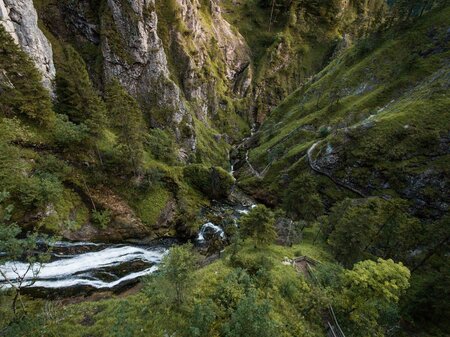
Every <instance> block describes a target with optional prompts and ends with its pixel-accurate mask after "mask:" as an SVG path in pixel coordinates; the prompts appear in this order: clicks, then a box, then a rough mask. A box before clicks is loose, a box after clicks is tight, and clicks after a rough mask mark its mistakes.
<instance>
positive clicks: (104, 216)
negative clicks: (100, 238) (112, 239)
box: [92, 209, 111, 229]
mask: <svg viewBox="0 0 450 337" xmlns="http://www.w3.org/2000/svg"><path fill="white" fill-rule="evenodd" d="M92 222H93V223H94V224H95V225H96V226H97V227H99V228H101V229H105V228H106V227H107V226H108V225H109V223H110V222H111V211H109V210H107V209H105V210H102V211H98V210H93V211H92Z"/></svg>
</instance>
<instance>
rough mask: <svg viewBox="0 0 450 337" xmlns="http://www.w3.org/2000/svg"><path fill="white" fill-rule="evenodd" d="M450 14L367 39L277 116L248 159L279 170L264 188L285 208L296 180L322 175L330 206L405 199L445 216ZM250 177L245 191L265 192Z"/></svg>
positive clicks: (426, 213) (421, 210)
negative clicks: (350, 198)
mask: <svg viewBox="0 0 450 337" xmlns="http://www.w3.org/2000/svg"><path fill="white" fill-rule="evenodd" d="M448 15H449V8H448V7H447V8H446V9H445V10H442V11H440V12H439V13H434V14H433V15H430V16H428V17H426V18H423V19H421V20H419V21H417V22H415V23H414V24H413V26H412V27H408V28H409V29H407V28H406V27H403V28H398V29H395V30H391V31H389V32H386V33H384V34H382V35H380V36H373V37H371V38H368V39H366V40H363V41H362V42H360V43H359V44H358V45H357V46H356V47H354V48H352V49H350V50H349V51H348V52H346V53H344V54H343V55H342V56H340V57H338V58H337V59H336V60H334V61H333V62H332V63H331V64H330V65H328V66H327V67H326V68H325V69H324V70H323V71H321V72H320V73H319V74H317V75H316V76H314V77H313V78H312V79H311V80H310V81H309V82H308V83H307V84H305V85H304V86H302V87H301V88H299V89H298V90H297V91H296V92H294V93H293V94H292V95H291V96H289V97H288V98H287V99H286V100H285V101H284V102H283V103H282V104H281V105H280V106H279V107H277V109H276V110H275V111H274V112H273V113H272V114H271V115H270V117H269V118H268V119H267V120H266V122H265V123H264V124H263V126H262V127H261V129H260V131H259V132H258V134H257V135H256V136H255V139H254V141H257V146H255V147H254V148H253V149H251V150H250V152H249V159H250V162H251V163H252V165H253V166H254V167H255V168H256V169H257V171H259V172H262V171H263V170H264V169H265V168H267V166H268V165H270V166H269V168H268V169H266V174H265V176H264V178H263V179H262V181H263V185H264V186H265V188H266V189H267V190H270V191H271V192H275V194H276V195H277V196H278V198H277V199H278V200H280V198H281V197H282V195H280V193H277V192H278V191H282V190H283V188H284V187H285V186H286V185H288V184H289V181H290V179H291V178H292V177H295V176H296V175H297V174H298V173H299V172H302V171H310V170H311V169H314V170H315V171H317V172H316V173H320V174H319V179H321V184H322V185H323V186H321V187H320V188H319V190H322V192H323V194H324V196H325V198H326V199H327V200H328V201H329V202H330V203H331V202H333V201H335V200H337V199H339V198H341V197H342V194H350V195H357V194H360V195H380V196H386V197H389V196H392V197H395V196H400V197H403V198H406V199H409V200H411V203H412V205H411V206H412V207H413V209H414V211H415V213H416V214H418V215H420V216H423V217H431V218H436V217H440V216H441V215H442V214H443V213H444V212H446V210H447V208H448V204H449V200H448V196H447V195H446V193H445V191H446V190H447V189H448V178H447V177H448V173H449V172H448V165H447V164H448V160H449V151H448V142H449V138H448V131H449V130H448V125H449V124H450V116H449V111H448V106H449V99H448V96H447V95H446V93H447V91H448V86H449V62H448V57H449V32H448V27H447V22H446V18H447V17H448ZM308 150H310V151H309V153H308ZM245 170H246V169H243V170H242V171H245ZM242 174H243V175H245V176H247V177H248V179H247V181H246V182H243V184H242V185H243V186H251V185H252V184H254V186H255V187H256V185H257V184H259V183H256V181H257V180H258V178H254V177H253V178H251V174H250V171H249V170H247V173H244V172H243V173H242ZM327 175H328V176H330V177H331V178H332V179H333V180H335V182H333V180H330V179H329V178H328V177H326V176H327ZM336 182H338V183H339V184H338V185H336ZM342 185H344V186H342ZM336 186H337V190H335V189H336ZM345 186H347V187H349V188H345ZM249 188H250V187H249ZM250 189H251V188H250ZM256 189H258V188H256ZM352 189H353V190H354V191H352ZM333 190H334V191H333ZM355 191H356V194H355V193H354V192H355ZM260 194H262V195H263V194H264V193H263V191H260ZM339 194H341V197H339ZM272 201H273V202H276V200H272Z"/></svg>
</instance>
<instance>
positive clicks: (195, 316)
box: [188, 300, 217, 337]
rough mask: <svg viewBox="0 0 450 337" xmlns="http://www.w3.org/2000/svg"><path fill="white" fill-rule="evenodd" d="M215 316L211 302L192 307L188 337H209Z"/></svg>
mask: <svg viewBox="0 0 450 337" xmlns="http://www.w3.org/2000/svg"><path fill="white" fill-rule="evenodd" d="M216 318H217V315H216V313H215V310H214V303H213V301H212V300H208V301H206V303H198V304H196V305H195V307H194V312H193V313H192V318H191V319H190V320H189V321H190V327H189V333H188V336H189V337H209V336H211V330H212V325H213V323H214V321H215V320H216Z"/></svg>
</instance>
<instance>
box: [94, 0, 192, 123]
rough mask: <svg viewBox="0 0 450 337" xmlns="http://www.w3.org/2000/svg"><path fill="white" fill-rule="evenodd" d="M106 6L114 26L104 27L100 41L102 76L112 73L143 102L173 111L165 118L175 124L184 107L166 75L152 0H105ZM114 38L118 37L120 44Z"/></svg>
mask: <svg viewBox="0 0 450 337" xmlns="http://www.w3.org/2000/svg"><path fill="white" fill-rule="evenodd" d="M107 6H108V9H109V10H110V11H111V15H112V19H113V22H114V26H112V27H107V29H109V30H111V33H110V34H106V36H104V39H103V41H102V52H103V57H104V61H105V63H104V71H105V76H106V78H109V77H116V78H117V79H119V81H120V82H121V84H122V85H123V86H124V87H125V88H126V89H127V90H128V91H129V92H130V93H131V94H133V95H134V96H135V97H138V98H139V99H140V100H141V101H142V100H144V101H145V103H146V104H149V105H152V104H155V105H156V106H157V107H159V108H161V109H164V108H166V109H169V110H170V111H174V112H175V113H174V114H173V116H171V118H170V119H169V121H170V122H174V123H176V124H179V123H180V122H181V120H182V119H183V117H184V116H186V114H187V110H186V107H185V105H184V103H183V101H182V98H181V97H180V91H179V89H178V87H177V86H176V85H175V83H174V82H173V81H172V80H171V79H170V77H169V69H168V65H167V59H166V55H165V53H164V47H163V44H162V42H161V40H160V38H159V37H158V34H157V25H158V17H157V15H156V13H155V11H154V6H155V3H154V1H143V0H138V1H120V0H109V1H108V2H107ZM152 8H153V10H152ZM114 34H118V36H114ZM114 38H118V39H119V40H120V41H121V43H120V42H119V43H120V45H119V44H118V41H117V40H116V41H114ZM149 96H150V97H149Z"/></svg>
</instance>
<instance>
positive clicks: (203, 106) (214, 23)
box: [101, 0, 252, 160]
mask: <svg viewBox="0 0 450 337" xmlns="http://www.w3.org/2000/svg"><path fill="white" fill-rule="evenodd" d="M161 6H164V8H161ZM205 17H206V18H208V19H205ZM162 18H163V19H164V22H161V20H162ZM160 25H162V26H160ZM101 26H102V36H101V49H102V54H103V59H104V74H105V78H106V79H108V78H112V77H115V78H117V79H118V80H119V81H120V82H121V84H122V85H123V86H124V88H126V89H127V91H129V92H130V93H131V94H132V95H133V96H134V97H136V98H137V99H138V100H139V102H140V103H141V106H142V107H143V109H144V111H145V113H146V114H147V115H148V117H149V120H150V122H151V124H152V126H154V127H169V128H171V129H172V130H173V131H174V133H175V136H176V138H177V141H178V143H179V144H180V145H181V146H180V158H181V159H184V160H187V158H188V157H189V155H190V154H191V153H193V152H195V151H196V148H197V134H196V133H197V130H196V127H195V123H194V121H193V118H194V117H195V118H197V119H198V120H199V121H201V122H202V123H204V124H205V126H206V127H210V126H211V119H214V116H215V115H216V114H217V113H218V111H219V110H220V109H222V110H225V109H227V108H228V107H227V103H226V101H225V99H226V98H227V97H229V98H231V99H233V98H242V97H244V96H245V95H246V94H247V92H248V89H249V86H250V83H251V75H252V72H251V69H250V66H249V65H250V56H249V55H250V52H249V48H248V46H247V44H246V42H245V40H244V39H243V37H242V36H241V35H240V34H239V33H237V32H236V31H235V30H233V29H232V27H231V26H230V24H229V23H228V22H227V21H226V20H225V19H224V18H223V17H222V15H221V11H220V7H219V5H218V4H217V3H216V2H215V1H211V2H210V4H209V6H208V7H205V5H201V4H200V2H199V1H198V0H176V1H174V2H173V3H171V4H164V5H162V4H158V3H156V2H155V1H154V0H108V1H107V5H106V7H105V8H104V10H103V13H102V20H101ZM162 31H163V32H162ZM162 35H164V36H162ZM223 102H225V103H223ZM233 113H234V111H233Z"/></svg>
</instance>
